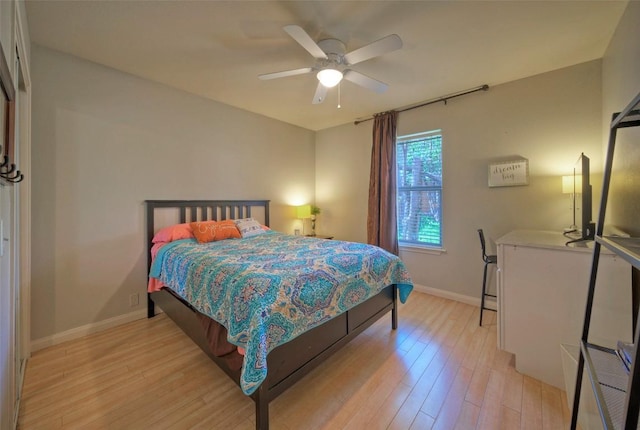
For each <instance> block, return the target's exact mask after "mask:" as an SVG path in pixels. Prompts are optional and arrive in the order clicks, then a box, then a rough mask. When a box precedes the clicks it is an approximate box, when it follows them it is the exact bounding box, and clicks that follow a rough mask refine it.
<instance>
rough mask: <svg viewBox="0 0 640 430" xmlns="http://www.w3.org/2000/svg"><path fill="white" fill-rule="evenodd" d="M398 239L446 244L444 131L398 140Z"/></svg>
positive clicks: (409, 241) (419, 242)
mask: <svg viewBox="0 0 640 430" xmlns="http://www.w3.org/2000/svg"><path fill="white" fill-rule="evenodd" d="M396 145H397V147H396V149H397V151H396V163H397V175H398V184H397V187H398V194H397V210H398V242H399V243H400V245H423V246H433V247H442V206H441V202H442V134H441V132H440V130H436V131H432V132H428V133H420V134H412V135H409V136H400V137H398V139H397V140H396Z"/></svg>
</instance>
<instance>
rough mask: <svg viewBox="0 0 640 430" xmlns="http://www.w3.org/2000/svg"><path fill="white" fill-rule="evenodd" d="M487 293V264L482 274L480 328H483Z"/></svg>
mask: <svg viewBox="0 0 640 430" xmlns="http://www.w3.org/2000/svg"><path fill="white" fill-rule="evenodd" d="M486 293H487V263H485V264H484V273H483V274H482V296H481V297H480V327H482V311H484V296H485V295H486Z"/></svg>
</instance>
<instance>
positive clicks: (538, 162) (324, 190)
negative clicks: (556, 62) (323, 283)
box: [316, 61, 602, 297]
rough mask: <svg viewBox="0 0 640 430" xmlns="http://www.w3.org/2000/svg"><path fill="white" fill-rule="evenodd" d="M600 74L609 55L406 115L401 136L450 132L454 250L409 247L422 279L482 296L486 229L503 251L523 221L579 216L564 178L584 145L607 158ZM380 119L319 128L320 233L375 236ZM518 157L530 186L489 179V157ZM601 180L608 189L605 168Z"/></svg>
mask: <svg viewBox="0 0 640 430" xmlns="http://www.w3.org/2000/svg"><path fill="white" fill-rule="evenodd" d="M600 82H601V64H600V61H592V62H588V63H584V64H580V65H577V66H573V67H569V68H566V69H562V70H558V71H554V72H550V73H545V74H542V75H538V76H534V77H531V78H527V79H522V80H518V81H515V82H511V83H507V84H503V85H499V86H495V87H492V88H491V89H490V90H489V91H487V92H480V93H476V94H473V95H469V96H465V97H462V98H458V99H455V100H451V101H449V102H448V103H447V105H444V104H435V105H431V106H428V107H424V108H419V109H415V110H412V111H408V112H404V113H401V114H400V116H399V120H398V134H399V135H404V134H410V133H416V132H420V131H427V130H433V129H442V133H443V148H444V149H443V157H444V160H443V163H444V172H443V175H444V178H443V180H444V185H443V217H444V231H443V241H444V248H445V249H446V253H443V254H441V255H433V254H425V253H415V252H406V251H402V252H401V257H402V258H403V260H404V261H405V263H406V264H407V266H408V268H409V271H410V272H411V275H412V277H413V280H414V282H416V283H417V284H420V285H422V286H426V287H430V288H436V289H440V290H445V291H447V292H449V293H454V294H458V295H462V296H470V297H479V295H480V286H481V277H482V261H481V258H480V244H479V240H478V236H477V233H476V230H477V229H478V228H483V229H484V230H485V235H486V236H487V238H488V240H489V245H490V247H491V249H490V251H495V247H494V244H493V242H494V241H495V239H497V238H499V237H500V236H502V235H504V234H506V233H508V232H509V231H511V230H513V229H540V230H556V231H561V230H562V228H563V227H568V226H569V224H571V221H572V212H571V211H570V209H569V200H568V197H567V196H566V195H563V194H561V179H560V177H561V175H563V174H568V173H569V172H570V171H571V169H572V168H573V164H574V163H575V161H576V160H577V158H578V156H579V155H580V152H585V153H586V154H587V155H589V156H590V157H591V159H592V163H593V165H594V166H600V165H601V163H602V158H601V141H600V136H601V92H600ZM371 127H372V124H371V122H366V123H362V124H360V125H353V124H346V125H343V126H340V127H335V128H332V129H327V130H323V131H320V132H318V133H317V138H316V202H317V204H318V205H319V206H320V207H321V208H322V209H323V214H322V215H321V216H320V220H319V231H320V232H323V233H327V234H335V235H336V237H337V238H339V239H348V240H357V241H363V242H364V241H366V211H367V208H366V202H367V190H368V184H369V182H368V175H369V162H370V148H371ZM514 156H522V157H525V158H527V159H529V169H530V185H528V186H522V187H504V188H489V187H488V186H487V171H488V165H489V163H490V162H492V161H494V160H499V159H504V158H509V157H514ZM595 170H598V169H597V168H596V169H595ZM593 179H594V180H595V182H596V190H595V192H594V195H595V196H598V195H599V189H600V185H599V180H600V177H599V176H598V175H594V178H593Z"/></svg>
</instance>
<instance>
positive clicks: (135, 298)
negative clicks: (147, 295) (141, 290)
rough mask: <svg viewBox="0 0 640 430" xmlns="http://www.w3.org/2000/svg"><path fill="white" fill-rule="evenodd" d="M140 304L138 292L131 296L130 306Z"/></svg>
mask: <svg viewBox="0 0 640 430" xmlns="http://www.w3.org/2000/svg"><path fill="white" fill-rule="evenodd" d="M139 304H140V296H139V295H138V293H136V294H131V295H130V296H129V306H138V305H139Z"/></svg>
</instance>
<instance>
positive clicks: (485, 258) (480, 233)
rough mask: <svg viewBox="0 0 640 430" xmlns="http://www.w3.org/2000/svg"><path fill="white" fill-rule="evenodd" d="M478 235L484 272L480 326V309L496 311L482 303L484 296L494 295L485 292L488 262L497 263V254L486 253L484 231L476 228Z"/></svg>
mask: <svg viewBox="0 0 640 430" xmlns="http://www.w3.org/2000/svg"><path fill="white" fill-rule="evenodd" d="M478 236H480V246H482V261H484V274H483V275H482V296H481V298H480V326H482V311H485V310H487V311H492V312H497V310H495V309H491V308H487V307H485V305H484V299H485V297H494V298H495V297H496V296H495V295H493V294H488V293H487V266H489V264H498V256H497V255H487V250H486V245H485V241H484V232H483V231H482V229H481V228H480V229H478Z"/></svg>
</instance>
